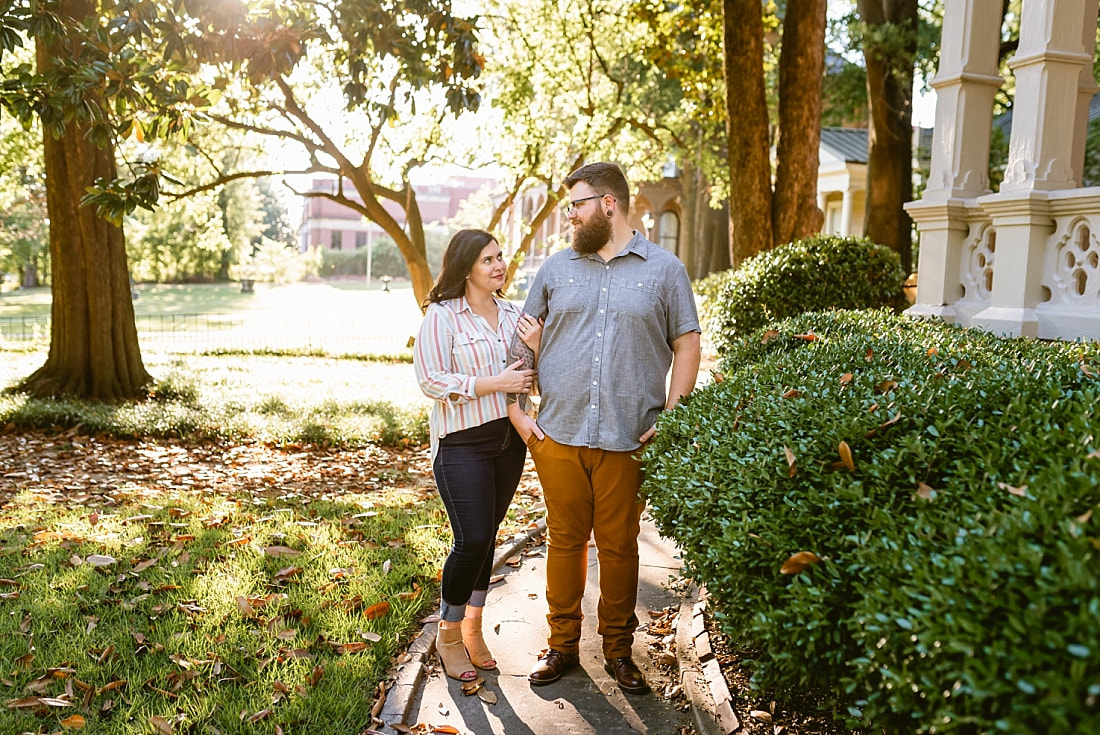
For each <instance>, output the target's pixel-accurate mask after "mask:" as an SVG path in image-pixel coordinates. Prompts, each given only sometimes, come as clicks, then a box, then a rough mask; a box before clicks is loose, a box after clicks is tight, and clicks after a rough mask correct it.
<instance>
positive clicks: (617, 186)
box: [565, 163, 630, 214]
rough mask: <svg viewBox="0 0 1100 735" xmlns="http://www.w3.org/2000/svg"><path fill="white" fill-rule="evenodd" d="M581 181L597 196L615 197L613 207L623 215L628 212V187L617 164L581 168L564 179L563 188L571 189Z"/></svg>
mask: <svg viewBox="0 0 1100 735" xmlns="http://www.w3.org/2000/svg"><path fill="white" fill-rule="evenodd" d="M582 181H583V182H584V183H586V184H588V185H589V186H591V187H592V188H593V189H595V190H596V193H597V194H610V195H611V196H613V197H615V206H616V207H621V208H622V211H623V214H627V213H629V212H630V186H629V185H628V184H627V183H626V176H625V175H624V174H623V170H622V169H621V168H619V165H618V164H615V163H589V164H586V165H584V166H581V167H580V168H578V169H577V170H576V171H574V172H573V173H571V174H569V175H568V176H566V177H565V186H566V187H567V188H569V189H572V188H573V187H574V186H576V185H577V184H579V183H581V182H582Z"/></svg>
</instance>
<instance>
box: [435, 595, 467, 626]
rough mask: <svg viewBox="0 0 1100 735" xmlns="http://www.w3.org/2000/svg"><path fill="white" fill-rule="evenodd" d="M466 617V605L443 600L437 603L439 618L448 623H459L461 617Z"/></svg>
mask: <svg viewBox="0 0 1100 735" xmlns="http://www.w3.org/2000/svg"><path fill="white" fill-rule="evenodd" d="M464 617H466V605H464V604H463V605H452V604H451V603H449V602H447V601H446V600H443V601H442V602H440V604H439V618H440V620H445V621H447V622H448V623H461V622H462V618H464Z"/></svg>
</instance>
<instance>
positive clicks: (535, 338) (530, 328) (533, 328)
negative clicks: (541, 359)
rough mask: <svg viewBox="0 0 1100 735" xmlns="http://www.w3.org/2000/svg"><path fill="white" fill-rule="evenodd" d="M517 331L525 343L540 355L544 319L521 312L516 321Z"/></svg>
mask: <svg viewBox="0 0 1100 735" xmlns="http://www.w3.org/2000/svg"><path fill="white" fill-rule="evenodd" d="M516 331H517V332H518V333H519V338H520V339H522V340H523V343H524V344H525V345H527V346H528V347H530V348H531V349H532V350H534V352H535V354H536V355H538V353H539V343H540V342H542V320H541V319H535V317H533V316H531V315H530V314H521V315H520V317H519V322H517V323H516Z"/></svg>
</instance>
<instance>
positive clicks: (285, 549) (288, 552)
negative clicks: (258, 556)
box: [264, 546, 302, 557]
mask: <svg viewBox="0 0 1100 735" xmlns="http://www.w3.org/2000/svg"><path fill="white" fill-rule="evenodd" d="M301 553H302V552H300V551H298V550H297V549H292V548H290V547H289V546H265V547H264V556H270V557H280V556H298V554H301Z"/></svg>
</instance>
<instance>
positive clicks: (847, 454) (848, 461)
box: [837, 441, 856, 472]
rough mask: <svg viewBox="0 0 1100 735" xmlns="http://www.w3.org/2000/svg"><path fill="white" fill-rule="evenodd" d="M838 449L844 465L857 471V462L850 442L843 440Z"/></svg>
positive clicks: (850, 470)
mask: <svg viewBox="0 0 1100 735" xmlns="http://www.w3.org/2000/svg"><path fill="white" fill-rule="evenodd" d="M837 451H838V452H840V461H842V462H843V463H844V466H845V467H847V468H848V471H849V472H855V471H856V463H855V461H854V460H853V459H852V450H851V448H849V446H848V442H846V441H841V442H840V445H839V446H838V447H837Z"/></svg>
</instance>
